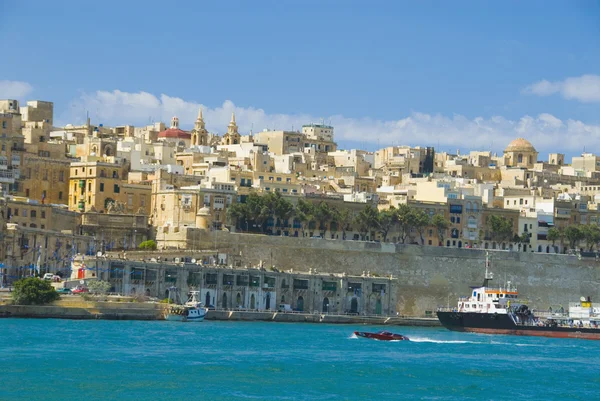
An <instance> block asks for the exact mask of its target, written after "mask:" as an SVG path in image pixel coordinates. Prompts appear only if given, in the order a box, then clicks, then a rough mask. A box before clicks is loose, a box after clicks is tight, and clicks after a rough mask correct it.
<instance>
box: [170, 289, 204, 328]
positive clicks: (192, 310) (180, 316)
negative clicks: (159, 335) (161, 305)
mask: <svg viewBox="0 0 600 401" xmlns="http://www.w3.org/2000/svg"><path fill="white" fill-rule="evenodd" d="M199 293H200V292H199V291H190V297H189V299H188V301H187V302H186V303H185V304H183V305H169V306H168V307H167V309H166V310H165V320H169V321H174V322H202V321H204V317H205V316H206V312H207V309H206V308H204V307H203V306H202V303H201V302H200V301H199V300H198V296H199ZM169 298H170V296H169Z"/></svg>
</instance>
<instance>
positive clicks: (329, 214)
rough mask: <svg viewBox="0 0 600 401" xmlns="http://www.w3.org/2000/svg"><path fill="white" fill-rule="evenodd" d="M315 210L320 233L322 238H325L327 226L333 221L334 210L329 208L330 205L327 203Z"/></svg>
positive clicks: (320, 204) (321, 204) (316, 207)
mask: <svg viewBox="0 0 600 401" xmlns="http://www.w3.org/2000/svg"><path fill="white" fill-rule="evenodd" d="M314 210H315V220H316V221H317V222H318V223H319V224H318V227H319V232H320V234H321V236H322V237H323V238H324V237H325V232H326V231H327V225H328V224H329V223H330V222H331V220H332V219H333V210H331V208H330V207H329V205H328V204H327V203H325V202H321V203H319V204H318V205H317V206H315V208H314Z"/></svg>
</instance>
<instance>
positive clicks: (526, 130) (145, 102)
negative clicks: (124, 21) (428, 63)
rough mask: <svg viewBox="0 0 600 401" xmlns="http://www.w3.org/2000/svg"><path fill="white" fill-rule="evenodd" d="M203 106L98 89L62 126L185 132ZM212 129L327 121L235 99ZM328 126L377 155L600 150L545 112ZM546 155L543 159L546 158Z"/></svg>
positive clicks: (335, 118)
mask: <svg viewBox="0 0 600 401" xmlns="http://www.w3.org/2000/svg"><path fill="white" fill-rule="evenodd" d="M200 106H201V104H200V103H197V102H193V101H186V100H184V99H181V98H177V97H171V96H168V95H165V94H162V95H160V96H158V97H157V96H155V95H153V94H150V93H147V92H138V93H128V92H122V91H118V90H115V91H112V92H106V91H98V92H95V93H83V94H82V95H81V97H80V98H79V99H76V100H75V101H74V102H73V103H72V107H71V111H70V112H69V113H67V115H64V116H63V117H62V118H61V123H63V124H65V123H81V122H83V119H84V118H85V114H86V111H89V113H90V117H91V118H92V120H93V121H94V123H104V124H105V125H125V124H131V125H146V124H148V123H150V122H151V121H164V122H165V123H167V124H168V123H169V121H170V119H171V117H173V116H175V115H176V116H178V117H179V120H180V124H181V126H182V128H184V129H191V127H192V126H193V123H194V121H195V120H196V116H197V113H198V108H199V107H200ZM202 108H203V113H204V119H205V121H206V124H207V128H208V129H209V130H210V131H211V132H219V133H223V132H224V131H225V130H226V128H227V124H228V123H229V120H230V118H231V112H233V111H235V115H236V121H237V123H238V125H239V127H240V132H242V133H247V132H248V131H250V129H252V128H253V130H254V132H255V133H256V132H259V131H261V130H262V129H264V128H268V129H285V130H291V129H292V127H293V128H294V129H299V128H300V127H301V125H302V124H307V123H310V122H319V121H320V120H321V119H320V118H317V117H315V116H310V115H308V114H270V113H267V112H266V111H265V110H263V109H260V108H253V107H240V106H236V105H235V104H234V103H233V102H232V101H230V100H227V101H225V102H224V103H223V104H222V105H221V106H218V107H214V108H211V107H206V106H202ZM325 122H326V123H331V124H332V125H333V126H334V127H335V138H336V141H337V142H338V144H339V145H340V146H342V147H344V146H347V145H345V144H347V143H352V144H353V146H354V147H357V146H359V147H364V148H369V149H374V148H376V146H378V145H379V146H380V147H383V146H387V145H392V144H395V145H413V146H415V145H420V146H434V147H436V148H437V149H438V150H440V149H441V150H452V151H454V150H456V149H462V150H463V151H465V150H492V151H496V152H501V151H502V150H503V149H504V147H506V145H507V144H508V143H509V142H510V141H512V140H513V139H515V138H518V137H525V138H527V139H528V140H529V141H531V142H532V143H533V145H534V146H535V147H536V148H537V150H538V151H540V152H549V151H558V152H565V153H568V152H577V153H578V152H580V151H581V150H582V147H583V145H582V144H584V143H585V144H586V147H587V148H588V149H592V148H594V147H596V148H598V149H599V151H600V126H599V125H590V124H586V123H584V122H582V121H576V120H570V119H569V120H560V119H559V118H557V117H555V116H553V115H551V114H547V113H542V114H540V115H538V116H528V115H525V116H523V117H522V118H520V119H519V120H510V119H507V118H505V117H502V116H492V117H490V118H483V117H476V118H473V119H469V118H467V117H465V116H462V115H453V116H444V115H440V114H426V113H418V112H413V113H411V114H410V115H408V116H406V117H404V118H400V119H397V120H386V121H384V120H376V119H372V118H368V117H365V118H351V117H345V116H342V115H332V116H329V117H327V118H325ZM541 157H543V154H542V155H541Z"/></svg>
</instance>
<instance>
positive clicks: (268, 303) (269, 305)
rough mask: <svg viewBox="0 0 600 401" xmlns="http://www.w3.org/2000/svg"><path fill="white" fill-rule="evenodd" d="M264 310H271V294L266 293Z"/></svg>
mask: <svg viewBox="0 0 600 401" xmlns="http://www.w3.org/2000/svg"><path fill="white" fill-rule="evenodd" d="M265 309H266V310H269V309H271V293H270V292H268V293H267V299H266V301H265Z"/></svg>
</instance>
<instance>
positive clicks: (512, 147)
mask: <svg viewBox="0 0 600 401" xmlns="http://www.w3.org/2000/svg"><path fill="white" fill-rule="evenodd" d="M504 151H505V152H537V151H536V150H535V148H534V147H533V145H532V144H531V142H529V141H528V140H527V139H525V138H517V139H515V140H514V141H512V142H511V143H509V144H508V146H507V147H506V149H505V150H504Z"/></svg>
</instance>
